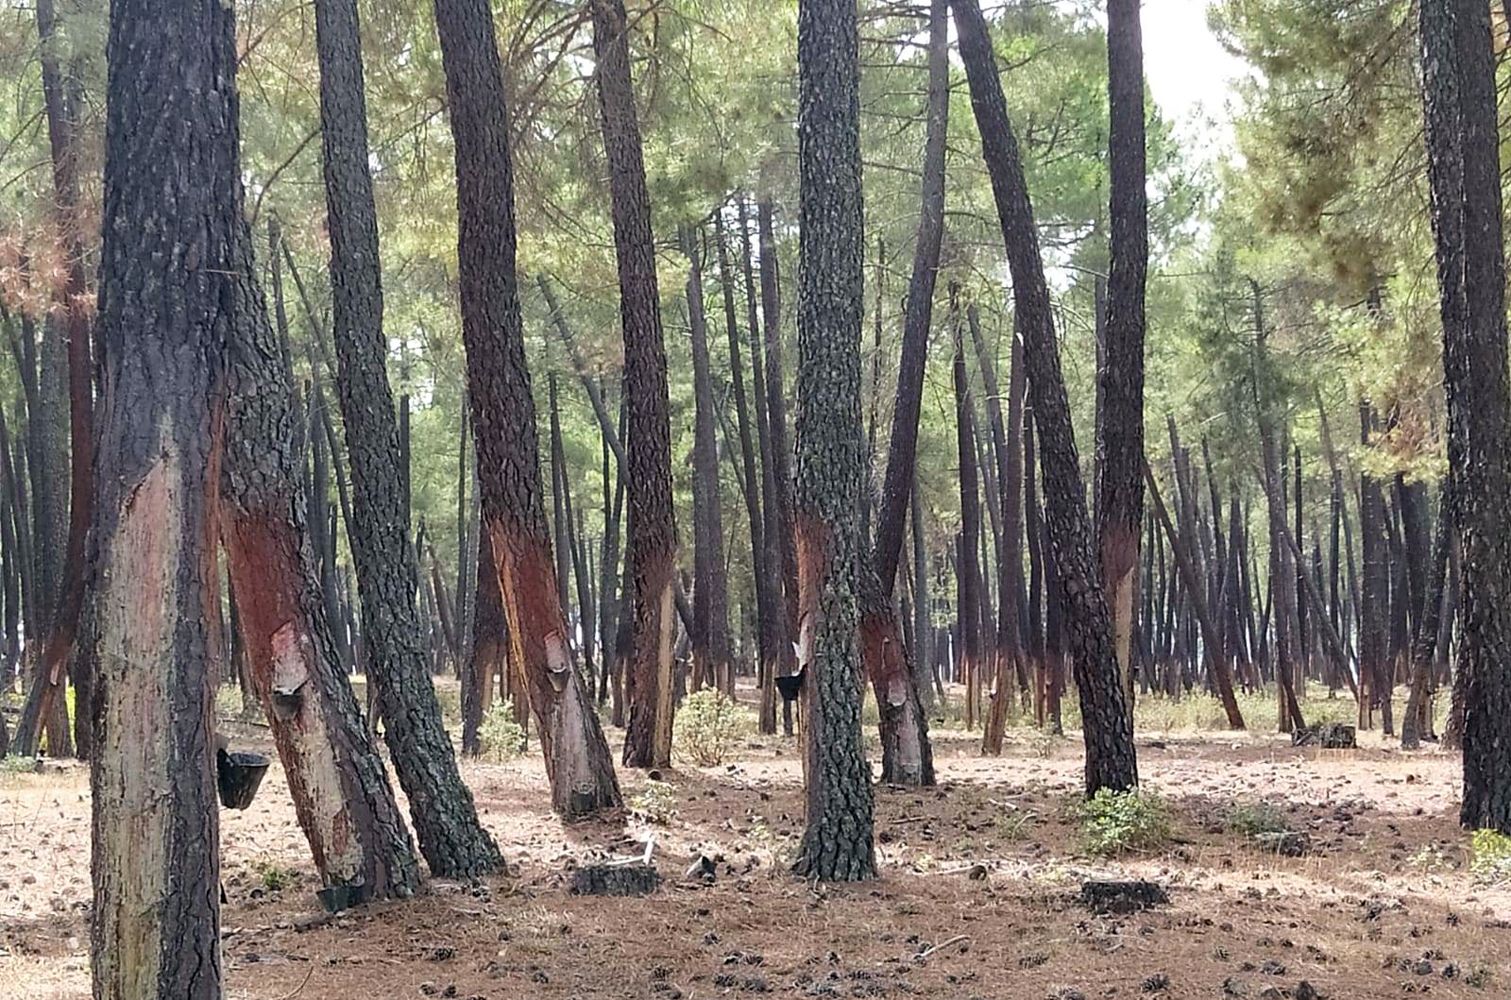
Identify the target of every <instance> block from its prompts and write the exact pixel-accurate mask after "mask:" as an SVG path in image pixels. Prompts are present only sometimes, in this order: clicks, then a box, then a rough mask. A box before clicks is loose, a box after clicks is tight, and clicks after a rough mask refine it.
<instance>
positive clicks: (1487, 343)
mask: <svg viewBox="0 0 1511 1000" xmlns="http://www.w3.org/2000/svg"><path fill="white" fill-rule="evenodd" d="M1420 16H1421V38H1422V68H1423V78H1424V87H1423V90H1424V105H1425V109H1426V132H1427V152H1428V178H1429V181H1430V184H1431V191H1432V222H1433V233H1434V236H1435V238H1436V241H1437V264H1438V286H1439V291H1440V298H1441V312H1442V320H1443V373H1444V386H1445V389H1446V392H1447V397H1448V464H1449V468H1451V469H1452V470H1453V484H1452V489H1451V490H1450V497H1451V503H1452V510H1453V517H1454V527H1455V529H1456V534H1457V536H1458V542H1459V556H1460V562H1459V568H1460V576H1459V601H1460V603H1459V610H1460V612H1461V615H1462V618H1461V627H1460V630H1459V636H1460V638H1459V652H1458V669H1459V671H1460V674H1461V676H1462V677H1463V681H1464V688H1463V695H1462V699H1461V702H1460V703H1461V705H1462V708H1463V713H1464V721H1463V748H1464V799H1463V806H1462V808H1461V810H1460V815H1459V819H1460V822H1462V823H1463V824H1464V826H1466V827H1470V828H1480V827H1490V828H1494V829H1497V830H1500V831H1501V832H1503V833H1507V832H1511V769H1508V768H1507V767H1506V766H1505V759H1504V752H1505V748H1506V746H1508V745H1511V673H1508V671H1507V669H1506V664H1507V662H1511V580H1508V579H1507V578H1506V573H1507V567H1508V566H1511V535H1508V534H1507V532H1506V531H1505V525H1506V523H1507V519H1508V516H1511V466H1508V463H1511V427H1508V422H1511V388H1508V385H1507V369H1506V313H1505V258H1504V240H1503V236H1502V229H1501V225H1502V223H1501V189H1500V163H1499V124H1498V118H1497V113H1496V91H1495V60H1494V55H1493V52H1492V41H1491V25H1490V9H1489V8H1488V7H1484V6H1482V5H1480V4H1476V3H1474V2H1473V0H1423V3H1422V4H1421V7H1420ZM1457 693H1458V692H1457V691H1455V694H1457Z"/></svg>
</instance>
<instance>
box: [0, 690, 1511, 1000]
mask: <svg viewBox="0 0 1511 1000" xmlns="http://www.w3.org/2000/svg"><path fill="white" fill-rule="evenodd" d="M1319 703H1320V702H1313V703H1311V705H1310V706H1309V710H1310V709H1311V708H1312V707H1314V706H1316V705H1318V704H1319ZM1340 704H1341V703H1340ZM1344 707H1347V706H1344ZM1208 714H1210V712H1209V713H1208ZM1343 714H1346V712H1345V713H1343ZM1167 721H1168V720H1167ZM231 731H232V744H233V746H244V747H252V748H255V747H258V746H265V745H266V743H267V740H266V733H265V730H262V729H260V728H259V727H256V726H248V725H240V726H234V727H232V730H231ZM621 736H622V734H620V733H618V732H616V731H611V733H610V738H611V740H614V741H615V745H616V752H617V741H618V739H619V738H620V737H621ZM935 736H936V744H935V747H936V749H935V761H936V764H937V767H938V771H939V782H940V783H939V786H938V787H937V788H934V789H927V790H915V789H897V788H887V787H880V786H879V787H878V788H877V789H876V833H877V851H878V855H879V860H880V862H881V865H882V877H881V878H880V879H879V880H878V881H875V882H872V883H869V884H862V885H852V886H815V885H812V884H809V883H807V882H804V881H801V880H798V879H796V878H794V877H792V876H790V875H788V874H787V873H786V869H785V866H784V864H783V858H785V857H786V856H788V855H789V854H790V853H791V850H792V848H793V847H794V846H795V844H796V842H797V838H798V836H799V834H800V832H801V815H802V801H801V782H802V773H801V762H800V759H799V756H798V754H797V752H796V750H795V746H794V744H793V742H792V741H791V740H784V739H782V738H781V737H770V738H750V739H746V740H742V741H741V744H740V746H739V748H738V750H737V752H736V753H735V754H734V755H733V757H732V759H731V760H730V761H729V762H728V763H726V764H724V765H722V766H719V767H711V768H697V767H690V766H680V767H679V768H678V769H677V770H676V771H675V772H674V773H671V774H668V775H666V776H665V777H666V778H667V782H668V783H669V784H671V785H672V786H674V789H675V794H674V796H672V798H673V799H674V809H675V814H674V815H671V816H670V817H663V818H665V819H667V822H665V823H664V824H653V823H647V822H646V821H645V819H644V817H643V815H641V814H638V813H637V812H635V811H634V810H631V811H630V812H628V813H626V814H625V815H622V816H616V817H612V818H606V819H602V820H595V821H591V822H584V823H578V824H573V825H563V824H562V823H560V822H559V821H557V820H556V819H555V818H554V817H553V816H552V814H551V812H550V809H549V796H548V794H547V788H546V782H545V777H544V774H543V772H542V769H541V765H540V759H539V756H538V754H530V755H527V756H525V757H521V758H519V759H517V760H513V761H509V762H507V763H487V762H468V763H466V764H464V773H465V776H466V778H467V780H468V782H469V783H470V785H471V786H472V789H473V791H474V792H475V794H476V797H477V803H478V807H479V808H480V809H481V810H482V811H483V814H484V815H483V818H484V821H485V823H486V824H487V825H488V826H489V828H490V829H492V831H493V832H494V834H495V835H496V836H497V837H498V839H499V842H500V843H501V845H502V846H503V847H504V850H505V852H506V855H507V857H508V859H509V863H510V869H509V872H508V873H507V874H505V875H500V876H499V877H496V878H491V879H488V880H487V881H486V882H484V883H482V884H478V885H471V886H468V885H458V884H455V883H450V882H445V881H440V880H433V881H431V882H430V883H429V884H428V887H427V890H426V891H425V892H424V894H423V895H422V896H420V897H419V898H416V899H413V900H410V901H405V902H396V903H383V904H377V905H373V906H370V907H367V908H364V909H360V910H357V911H350V912H347V913H344V914H341V915H339V916H337V917H335V918H326V917H324V915H323V914H322V912H321V911H320V908H319V906H318V904H317V903H316V901H315V897H314V895H313V892H314V890H315V889H316V888H318V887H319V886H318V883H317V881H316V879H315V876H314V874H313V872H312V869H311V866H310V862H309V860H308V857H307V852H306V849H305V846H304V843H303V840H302V837H301V835H300V833H299V830H298V828H297V827H296V825H295V823H294V818H293V812H292V810H291V808H290V807H289V805H288V801H287V790H286V786H285V785H284V783H283V780H282V776H281V774H280V772H279V771H278V768H277V765H276V764H275V765H274V768H273V771H272V772H270V774H269V776H268V779H267V780H266V781H265V782H264V784H263V787H262V789H261V791H260V792H259V793H258V796H257V800H256V802H254V803H253V805H252V807H251V808H250V809H248V810H246V811H245V812H223V813H222V833H221V836H222V844H223V858H224V873H223V874H224V884H225V889H226V893H227V895H228V899H229V902H228V904H227V905H226V906H225V908H224V911H223V924H224V930H223V933H224V946H225V950H224V961H225V967H226V971H227V982H228V996H230V997H233V998H259V1000H292V998H295V997H298V998H299V1000H338V998H339V1000H348V998H369V997H371V998H409V997H425V996H436V997H460V998H463V1000H466V998H472V1000H477V998H487V1000H515V998H526V997H530V998H536V997H538V998H542V1000H547V998H611V997H612V998H649V1000H678V998H682V1000H702V998H711V997H735V998H745V1000H748V998H752V997H755V996H756V995H759V994H766V995H770V996H777V997H885V998H903V997H930V998H940V1000H954V998H959V1000H972V998H983V1000H1017V998H1023V1000H1039V998H1059V1000H1074V998H1077V997H1079V998H1084V1000H1093V998H1100V997H1141V996H1153V997H1160V998H1185V997H1191V998H1197V997H1201V998H1208V997H1214V998H1222V997H1228V996H1231V997H1252V998H1256V1000H1269V998H1287V997H1289V998H1294V1000H1305V998H1307V997H1314V998H1315V997H1328V998H1333V1000H1345V998H1347V1000H1360V998H1384V997H1399V996H1403V995H1407V994H1431V995H1432V996H1435V997H1440V998H1443V1000H1451V998H1459V997H1474V998H1479V997H1505V996H1511V891H1508V889H1506V888H1490V887H1486V886H1484V885H1481V884H1479V883H1477V882H1476V881H1475V880H1474V879H1473V878H1472V877H1471V875H1470V873H1469V864H1468V861H1469V856H1468V843H1469V839H1468V837H1467V835H1466V834H1464V833H1463V832H1462V831H1460V830H1459V829H1458V826H1457V822H1456V818H1457V801H1458V784H1459V780H1460V777H1459V766H1458V761H1457V758H1456V757H1454V756H1451V755H1448V754H1445V753H1443V752H1441V751H1438V750H1436V749H1428V750H1425V751H1422V752H1418V753H1411V754H1407V753H1403V752H1401V751H1400V750H1398V749H1396V748H1395V746H1394V742H1393V741H1385V740H1384V739H1383V738H1382V737H1381V735H1380V734H1379V733H1378V731H1376V732H1368V733H1361V734H1360V749H1358V750H1348V751H1322V750H1315V749H1304V748H1303V749H1293V748H1292V747H1291V746H1290V745H1289V742H1288V741H1286V740H1285V739H1284V738H1283V737H1279V736H1276V735H1272V734H1270V733H1268V732H1259V731H1256V732H1252V733H1246V734H1245V733H1240V734H1231V733H1226V732H1218V731H1210V730H1190V731H1177V730H1171V731H1169V732H1165V731H1158V730H1156V731H1143V730H1141V731H1140V733H1139V740H1138V742H1139V764H1140V770H1141V773H1142V776H1143V781H1144V784H1145V786H1146V787H1147V788H1149V789H1152V790H1153V791H1155V792H1156V793H1158V794H1159V795H1160V796H1162V797H1163V798H1164V799H1165V800H1166V801H1167V803H1168V805H1169V808H1170V811H1171V813H1172V815H1173V817H1174V819H1175V832H1174V837H1173V839H1172V842H1171V843H1170V844H1169V845H1168V846H1166V847H1163V848H1161V849H1159V850H1157V851H1152V852H1149V853H1145V854H1139V855H1132V856H1124V857H1121V858H1116V859H1112V860H1103V859H1098V858H1094V857H1092V856H1090V855H1088V854H1086V853H1084V851H1083V850H1082V849H1081V847H1080V846H1079V840H1078V828H1077V826H1076V824H1075V822H1074V821H1073V820H1071V819H1070V818H1069V817H1068V815H1067V809H1068V807H1069V805H1070V804H1071V803H1073V802H1074V801H1075V800H1076V798H1077V792H1078V791H1079V789H1080V783H1081V773H1080V769H1081V746H1080V740H1079V734H1078V733H1071V735H1070V737H1069V738H1067V739H1051V738H1048V737H1044V736H1042V735H1040V734H1039V733H1037V732H1036V731H1034V730H1032V729H1027V728H1020V729H1015V730H1012V731H1011V732H1010V735H1009V746H1008V748H1007V752H1006V753H1005V754H1004V756H1003V757H1001V758H1000V759H986V758H982V757H981V756H980V755H979V753H978V742H977V738H976V736H975V735H973V734H966V733H964V732H962V731H960V730H958V729H952V728H944V729H941V730H940V731H938V732H936V734H935ZM873 743H874V740H873ZM873 749H874V747H873ZM620 777H621V781H622V782H623V784H624V786H625V794H626V799H627V800H630V801H635V800H636V799H637V797H641V798H640V799H639V801H640V804H641V805H642V806H646V807H648V806H647V800H646V799H645V798H643V794H644V791H645V789H646V787H647V785H649V784H650V782H649V781H648V780H647V778H646V776H645V775H644V774H642V773H639V772H629V771H621V773H620ZM1258 803H1271V804H1273V805H1274V806H1275V807H1276V808H1277V809H1278V811H1279V813H1280V815H1281V816H1282V817H1283V818H1284V820H1285V824H1286V826H1288V827H1289V828H1290V829H1292V830H1297V831H1302V832H1305V833H1306V834H1307V835H1308V836H1309V838H1310V844H1311V849H1310V852H1309V853H1308V854H1306V855H1305V856H1302V857H1297V858H1289V857H1280V856H1276V855H1274V854H1269V853H1264V852H1263V851H1261V850H1259V849H1258V848H1256V847H1255V846H1254V845H1253V843H1252V842H1251V841H1250V840H1248V839H1247V838H1246V837H1245V836H1244V835H1243V834H1242V833H1239V832H1234V831H1233V830H1232V823H1231V817H1232V810H1233V808H1234V805H1235V804H1240V805H1241V806H1253V805H1255V804H1258ZM663 808H664V803H663ZM653 811H658V812H659V811H660V810H653ZM89 836H90V817H89V782H88V774H87V769H86V768H84V767H82V766H80V767H73V768H69V767H64V768H62V769H60V770H49V771H47V772H46V773H42V774H32V773H18V772H15V771H9V772H6V773H0V998H6V1000H9V998H27V1000H52V998H57V1000H62V998H70V1000H71V998H78V997H87V996H88V995H89V965H88V946H89V932H88V927H87V909H88V902H89V895H90V888H89V864H88V857H89ZM648 836H654V838H655V845H654V861H655V863H656V864H658V866H659V868H660V871H661V873H662V875H663V876H664V877H665V882H664V883H663V886H662V888H661V889H659V890H658V891H657V892H656V893H655V894H654V895H651V896H649V897H646V898H604V897H594V896H574V895H572V894H571V893H570V891H569V883H570V874H571V869H572V867H573V866H574V865H577V864H580V863H584V862H589V861H591V860H595V859H597V860H602V859H603V858H605V857H607V856H627V855H631V854H639V853H640V852H641V851H642V850H643V848H644V841H645V839H646V838H647V837H648ZM700 854H702V855H708V856H709V857H711V858H717V859H718V862H717V865H716V874H715V875H714V876H713V877H712V878H711V879H703V878H696V877H693V878H689V877H686V876H684V872H685V871H686V870H687V869H688V867H689V865H690V864H691V863H692V862H693V861H694V860H696V859H697V858H698V857H699V855H700ZM1087 878H1146V879H1151V880H1154V881H1157V882H1160V883H1162V884H1163V885H1165V886H1166V887H1167V888H1168V890H1169V895H1170V902H1169V903H1168V905H1163V906H1157V907H1155V908H1153V909H1150V910H1147V911H1144V912H1140V913H1135V914H1131V915H1123V916H1099V915H1096V914H1094V913H1092V912H1090V911H1089V910H1088V909H1086V908H1085V907H1084V906H1082V905H1081V904H1080V902H1079V901H1078V898H1077V897H1078V890H1079V886H1080V883H1081V882H1082V881H1083V880H1084V879H1087ZM1303 981H1304V982H1305V983H1306V984H1307V985H1306V986H1303V985H1302V983H1303Z"/></svg>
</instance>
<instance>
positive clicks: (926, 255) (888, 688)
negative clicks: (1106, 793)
mask: <svg viewBox="0 0 1511 1000" xmlns="http://www.w3.org/2000/svg"><path fill="white" fill-rule="evenodd" d="M948 27H949V24H948V18H947V6H946V4H945V2H944V0H933V3H932V6H931V10H930V17H929V98H928V124H927V128H926V135H925V138H924V176H923V192H922V198H921V201H922V206H921V209H920V214H919V219H918V236H917V242H916V247H915V250H914V255H913V273H912V277H911V279H910V281H909V285H908V299H907V311H906V315H905V318H904V321H903V338H902V352H901V354H902V356H901V362H900V365H899V368H898V373H897V392H896V401H895V405H894V407H893V410H892V430H891V436H890V438H889V441H888V445H887V471H886V476H885V478H884V480H883V487H882V501H881V505H880V510H879V511H878V513H877V519H876V533H875V539H876V540H875V544H874V547H873V549H872V552H871V558H870V559H869V560H868V561H867V562H866V564H865V565H862V567H861V575H862V580H861V594H862V600H861V622H860V629H861V659H862V661H863V662H864V663H865V667H866V673H867V674H868V675H869V676H870V678H871V686H872V689H873V690H874V691H875V692H876V701H877V705H878V706H879V711H878V715H879V716H880V719H879V728H880V730H881V745H882V780H883V781H887V782H892V783H897V784H910V785H911V784H921V785H932V784H933V783H934V765H933V751H932V748H931V747H930V744H929V735H928V721H927V718H926V715H925V713H924V711H923V705H922V702H921V701H920V700H919V696H918V688H917V685H916V684H914V683H913V670H912V669H911V668H910V667H909V665H908V660H907V656H908V651H907V649H906V648H905V647H904V645H903V642H902V632H901V628H900V625H899V622H898V619H897V612H896V608H895V605H894V602H893V593H894V591H895V589H896V581H897V565H898V562H899V561H900V559H901V556H902V541H903V534H904V532H905V531H906V528H907V517H908V508H909V506H910V503H911V499H912V494H913V480H914V467H915V465H916V464H917V463H916V458H917V450H918V416H919V409H920V405H921V402H922V398H923V378H924V370H925V367H926V364H927V360H928V346H929V345H928V341H929V317H930V315H931V314H932V311H933V301H934V285H935V279H936V277H937V274H938V269H939V245H940V241H941V238H942V234H943V231H944V145H945V132H946V125H947V121H946V120H947V118H948V115H949V79H948V77H949V53H948V50H949V39H948ZM879 317H880V311H879V310H878V319H879ZM873 426H874V424H873ZM873 576H874V577H875V579H874V580H873V579H871V577H873Z"/></svg>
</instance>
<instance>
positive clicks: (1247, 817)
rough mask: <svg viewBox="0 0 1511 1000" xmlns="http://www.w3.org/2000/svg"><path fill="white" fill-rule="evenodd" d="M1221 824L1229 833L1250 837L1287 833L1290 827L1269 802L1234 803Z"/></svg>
mask: <svg viewBox="0 0 1511 1000" xmlns="http://www.w3.org/2000/svg"><path fill="white" fill-rule="evenodd" d="M1223 825H1224V826H1226V827H1227V830H1228V832H1229V833H1237V834H1240V835H1242V836H1244V837H1248V838H1251V839H1252V838H1254V837H1257V836H1260V835H1261V834H1266V833H1288V832H1290V829H1291V828H1290V824H1288V823H1286V821H1285V817H1284V816H1283V815H1281V813H1280V810H1279V809H1277V808H1276V807H1275V806H1274V805H1273V804H1272V803H1269V802H1237V803H1234V805H1233V807H1232V808H1231V809H1229V810H1228V816H1227V820H1226V821H1225V822H1224V824H1223Z"/></svg>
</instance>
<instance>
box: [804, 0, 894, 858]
mask: <svg viewBox="0 0 1511 1000" xmlns="http://www.w3.org/2000/svg"><path fill="white" fill-rule="evenodd" d="M797 44H798V186H799V191H800V194H801V200H800V209H799V214H800V219H799V245H798V366H797V373H798V385H797V399H798V401H799V407H798V421H797V490H796V497H795V503H794V515H795V524H796V529H797V559H798V609H799V610H798V623H799V631H798V635H799V639H798V645H799V648H800V650H801V652H800V659H801V661H802V663H803V670H804V671H806V675H805V680H804V682H803V685H802V692H803V727H804V736H803V748H804V749H803V772H804V778H805V780H806V784H807V828H806V830H805V831H804V833H803V840H802V843H801V845H800V846H799V848H798V856H797V861H796V863H795V864H794V865H793V869H794V870H795V871H796V872H797V873H799V874H801V875H805V876H811V877H814V878H818V879H824V880H834V881H855V880H860V879H868V878H871V877H873V876H874V875H875V874H876V858H875V853H874V848H873V846H872V840H871V831H872V816H871V778H870V773H869V771H868V770H867V767H866V758H865V750H864V746H863V743H862V739H861V728H860V709H861V697H860V689H859V687H858V686H857V685H856V683H855V677H856V673H857V670H858V669H859V667H860V662H859V650H858V649H857V648H856V628H857V626H858V625H859V623H860V621H859V596H860V595H859V593H858V588H857V586H856V580H857V573H858V571H859V570H860V564H861V560H862V559H864V558H865V553H864V552H863V551H862V548H863V546H864V540H863V539H862V537H861V531H860V505H861V490H862V489H864V488H865V474H866V443H865V440H864V436H863V433H862V429H861V412H860V327H861V293H862V289H863V286H864V279H863V278H862V275H861V254H862V249H861V244H862V239H863V237H862V219H861V173H860V88H859V78H860V60H859V54H858V37H857V30H856V22H855V4H854V2H853V0H804V2H803V3H802V4H801V5H800V6H799V8H798V43H797Z"/></svg>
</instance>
